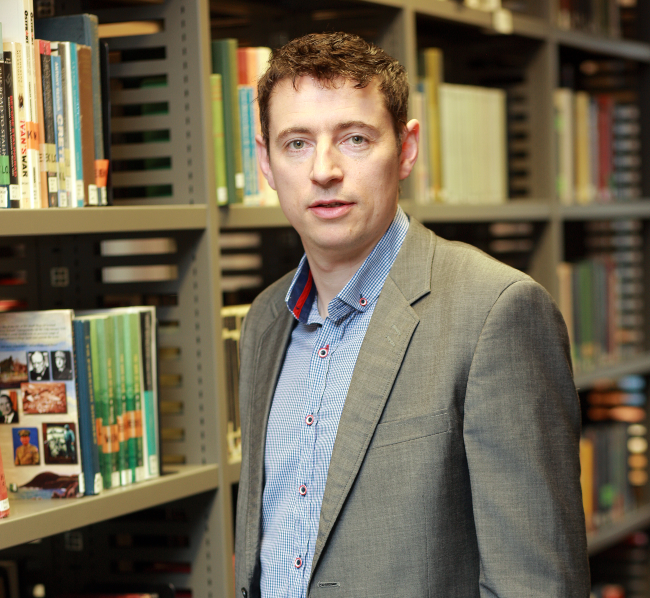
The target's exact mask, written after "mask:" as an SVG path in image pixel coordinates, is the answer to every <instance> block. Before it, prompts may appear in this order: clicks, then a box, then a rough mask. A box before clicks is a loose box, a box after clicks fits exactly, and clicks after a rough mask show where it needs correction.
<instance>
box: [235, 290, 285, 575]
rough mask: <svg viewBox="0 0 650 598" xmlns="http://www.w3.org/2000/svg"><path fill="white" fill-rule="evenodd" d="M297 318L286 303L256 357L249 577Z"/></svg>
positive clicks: (258, 541)
mask: <svg viewBox="0 0 650 598" xmlns="http://www.w3.org/2000/svg"><path fill="white" fill-rule="evenodd" d="M293 323H294V318H293V316H292V315H291V314H290V313H289V311H288V310H287V309H286V306H284V302H283V305H282V306H281V307H280V309H279V315H278V316H277V317H276V318H275V319H274V320H273V322H272V323H271V325H270V326H269V327H268V328H267V329H266V331H265V332H264V333H263V334H262V336H261V337H260V342H259V346H258V348H257V354H256V357H255V367H254V369H253V373H254V374H253V375H254V376H255V379H254V382H253V385H252V389H253V394H252V397H251V405H250V409H249V410H248V417H249V421H248V430H250V431H251V433H249V434H248V451H249V453H248V454H249V460H248V479H249V487H248V516H247V519H246V520H247V522H248V529H247V530H246V562H247V572H248V579H252V576H253V575H254V569H255V565H256V563H257V562H259V553H260V548H261V544H262V492H263V490H264V446H265V443H266V426H267V423H268V419H269V413H270V410H271V402H272V400H273V394H274V392H275V385H276V383H277V381H278V377H279V375H280V370H281V369H282V363H283V361H284V356H285V353H286V350H287V347H288V345H289V340H290V338H291V331H292V329H293Z"/></svg>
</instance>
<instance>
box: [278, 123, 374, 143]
mask: <svg viewBox="0 0 650 598" xmlns="http://www.w3.org/2000/svg"><path fill="white" fill-rule="evenodd" d="M353 128H357V129H364V130H366V131H370V132H372V133H375V134H378V133H379V129H377V127H374V126H373V125H371V124H368V123H366V122H363V121H362V120H349V121H347V122H342V123H338V124H337V125H336V126H335V127H334V130H335V131H336V132H339V131H345V130H346V129H353ZM311 132H312V130H311V129H310V128H308V127H289V128H287V129H284V130H282V131H280V133H279V134H278V136H277V140H278V141H281V140H283V139H286V138H287V137H290V136H291V135H309V134H310V133H311Z"/></svg>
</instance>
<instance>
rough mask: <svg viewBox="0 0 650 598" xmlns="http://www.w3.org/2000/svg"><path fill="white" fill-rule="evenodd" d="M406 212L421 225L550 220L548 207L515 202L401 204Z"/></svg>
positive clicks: (535, 203) (408, 202) (528, 201)
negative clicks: (424, 223) (430, 223)
mask: <svg viewBox="0 0 650 598" xmlns="http://www.w3.org/2000/svg"><path fill="white" fill-rule="evenodd" d="M401 205H402V207H403V208H404V211H405V212H407V213H408V214H410V215H412V216H413V217H414V218H417V219H418V220H420V221H421V222H490V221H494V220H537V221H540V220H541V221H544V220H548V219H549V218H550V217H551V206H550V204H549V203H546V202H541V201H530V200H513V201H508V202H506V203H503V204H500V205H491V206H482V205H448V204H431V205H419V204H416V203H415V202H412V201H403V202H401Z"/></svg>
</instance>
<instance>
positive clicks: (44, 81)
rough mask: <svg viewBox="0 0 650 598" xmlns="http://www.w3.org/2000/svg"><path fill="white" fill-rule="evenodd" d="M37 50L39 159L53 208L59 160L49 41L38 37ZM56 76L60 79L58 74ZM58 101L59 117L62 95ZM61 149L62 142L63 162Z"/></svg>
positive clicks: (49, 202)
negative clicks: (39, 95) (39, 77)
mask: <svg viewBox="0 0 650 598" xmlns="http://www.w3.org/2000/svg"><path fill="white" fill-rule="evenodd" d="M38 50H39V59H40V72H41V90H42V100H41V102H42V105H43V119H42V128H43V134H42V135H41V141H42V143H41V159H42V162H43V163H44V168H43V167H42V168H43V170H42V171H41V172H44V176H43V180H44V182H45V186H44V190H45V191H46V193H47V198H48V206H49V207H51V208H53V207H56V206H58V205H59V160H58V158H57V133H56V131H57V121H56V118H55V111H54V88H53V78H52V49H51V45H50V42H49V41H45V40H41V39H39V40H38ZM58 77H59V79H60V74H59V75H58ZM60 93H61V92H60ZM59 102H61V106H60V107H59V110H58V112H59V113H60V114H61V118H63V113H62V102H63V96H62V95H61V96H60V98H59ZM61 141H62V142H63V140H61ZM63 151H64V144H63V143H62V144H61V148H60V153H61V161H62V162H63V164H65V162H64V154H63ZM41 186H43V184H41Z"/></svg>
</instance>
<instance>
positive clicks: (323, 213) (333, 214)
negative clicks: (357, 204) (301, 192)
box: [309, 199, 354, 220]
mask: <svg viewBox="0 0 650 598" xmlns="http://www.w3.org/2000/svg"><path fill="white" fill-rule="evenodd" d="M353 206H354V204H353V203H349V202H346V201H341V200H338V199H327V200H317V201H315V202H313V203H312V204H311V205H310V206H309V211H310V212H311V213H312V214H314V216H316V217H317V218H320V219H322V220H332V219H335V218H340V217H342V216H345V215H346V214H347V213H348V212H350V210H351V209H352V207H353Z"/></svg>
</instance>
